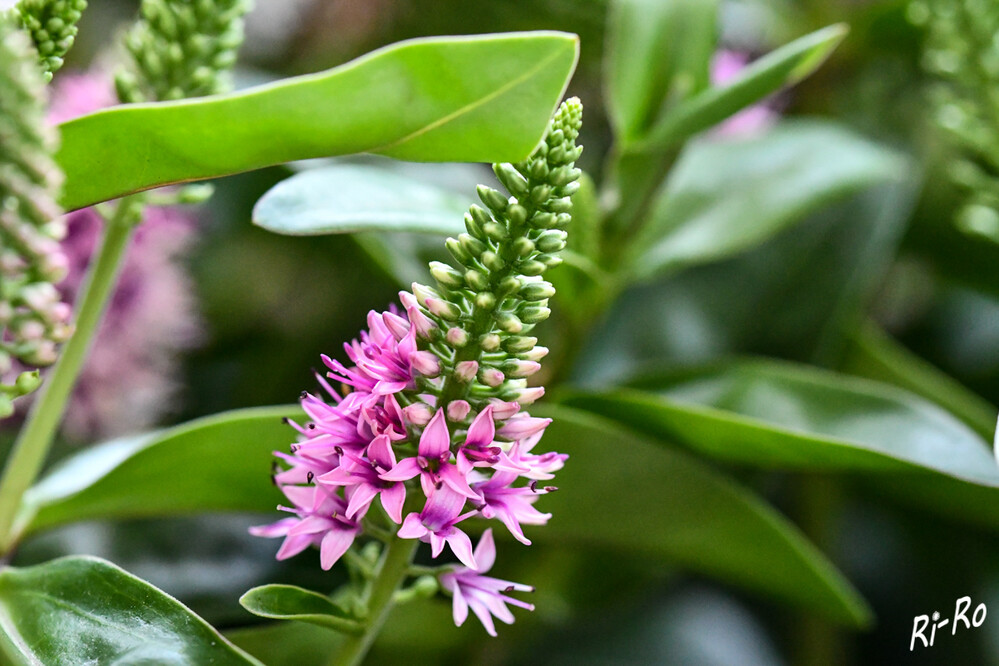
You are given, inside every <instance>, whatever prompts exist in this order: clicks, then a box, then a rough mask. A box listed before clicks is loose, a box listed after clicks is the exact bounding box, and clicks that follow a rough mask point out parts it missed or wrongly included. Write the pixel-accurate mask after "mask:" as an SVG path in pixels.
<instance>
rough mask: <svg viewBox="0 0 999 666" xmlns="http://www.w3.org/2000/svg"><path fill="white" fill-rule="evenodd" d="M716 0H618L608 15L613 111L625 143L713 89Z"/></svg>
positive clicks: (607, 74)
mask: <svg viewBox="0 0 999 666" xmlns="http://www.w3.org/2000/svg"><path fill="white" fill-rule="evenodd" d="M717 14H718V2H717V0H617V1H615V2H612V3H611V5H610V8H609V16H608V32H609V34H608V40H609V41H610V47H609V48H608V49H607V51H606V53H607V57H606V63H605V69H606V72H605V77H604V80H605V82H606V83H605V86H606V88H607V106H608V115H609V116H610V119H611V123H612V125H613V126H614V133H615V134H616V135H617V137H618V140H619V141H623V142H624V143H625V144H627V143H630V142H632V141H634V140H636V139H640V138H642V137H643V136H644V135H645V133H646V131H647V130H648V128H649V127H651V126H652V125H653V124H654V123H655V122H656V120H657V119H658V118H659V116H660V114H661V113H662V112H663V111H664V107H665V108H666V109H668V108H670V107H672V106H675V105H676V104H678V103H680V102H682V101H683V100H685V99H687V98H689V97H690V96H691V95H694V94H696V93H699V92H700V91H702V90H704V89H705V88H707V87H708V84H709V71H708V65H709V62H710V60H711V54H712V53H714V50H715V44H716V40H717V37H716V33H717V26H716V18H717Z"/></svg>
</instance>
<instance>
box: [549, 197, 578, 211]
mask: <svg viewBox="0 0 999 666" xmlns="http://www.w3.org/2000/svg"><path fill="white" fill-rule="evenodd" d="M548 210H550V211H551V212H553V213H571V212H572V199H570V198H569V197H560V198H558V199H552V200H551V201H549V202H548Z"/></svg>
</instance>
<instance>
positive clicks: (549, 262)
mask: <svg viewBox="0 0 999 666" xmlns="http://www.w3.org/2000/svg"><path fill="white" fill-rule="evenodd" d="M538 261H540V262H541V263H543V264H544V265H545V266H547V267H548V268H555V267H556V266H561V265H562V257H560V256H558V255H557V254H539V255H538Z"/></svg>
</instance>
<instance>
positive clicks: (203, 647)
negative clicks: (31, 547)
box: [0, 557, 260, 666]
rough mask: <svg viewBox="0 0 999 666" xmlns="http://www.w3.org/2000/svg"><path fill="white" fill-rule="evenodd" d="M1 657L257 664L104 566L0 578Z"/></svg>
mask: <svg viewBox="0 0 999 666" xmlns="http://www.w3.org/2000/svg"><path fill="white" fill-rule="evenodd" d="M0 631H2V636H0V655H2V654H3V651H4V650H6V651H8V652H9V653H10V654H9V656H10V657H11V659H12V660H13V661H14V663H23V664H38V665H39V666H40V665H43V664H178V665H179V664H215V665H217V666H224V665H226V664H243V665H246V664H257V665H258V666H260V662H258V661H257V660H256V659H254V658H252V657H250V656H249V655H247V654H246V653H244V652H243V651H242V650H240V649H239V648H237V647H235V646H234V645H232V644H231V643H230V642H229V641H227V640H226V639H225V638H223V637H222V636H221V635H220V634H219V633H218V632H216V631H215V630H214V629H213V628H212V627H211V626H209V625H208V624H207V623H206V622H205V621H204V620H202V619H201V618H200V617H198V616H197V615H195V614H194V613H192V612H191V611H190V610H189V609H187V608H186V607H185V606H184V605H183V604H181V603H180V602H179V601H177V600H176V599H174V598H172V597H170V596H168V595H166V594H164V593H163V592H161V591H160V590H158V589H156V588H155V587H153V586H152V585H150V584H149V583H146V582H145V581H143V580H141V579H139V578H136V577H135V576H133V575H131V574H129V573H128V572H126V571H124V570H122V569H120V568H118V567H116V566H115V565H113V564H111V563H110V562H106V561H104V560H100V559H97V558H93V557H67V558H62V559H59V560H54V561H52V562H48V563H46V564H40V565H37V566H33V567H28V568H24V569H21V568H13V567H8V568H5V569H3V570H2V571H0Z"/></svg>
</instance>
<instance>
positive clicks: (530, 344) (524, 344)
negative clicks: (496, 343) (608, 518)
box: [503, 335, 538, 354]
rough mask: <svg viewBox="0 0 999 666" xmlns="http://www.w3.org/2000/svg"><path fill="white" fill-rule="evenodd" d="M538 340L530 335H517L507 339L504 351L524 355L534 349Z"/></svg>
mask: <svg viewBox="0 0 999 666" xmlns="http://www.w3.org/2000/svg"><path fill="white" fill-rule="evenodd" d="M536 344H538V339H537V338H535V337H532V336H530V335H515V336H512V337H509V338H507V339H506V341H505V342H504V343H503V349H505V350H506V351H508V352H510V353H511V354H523V353H525V352H529V351H531V350H532V349H534V346H535V345H536Z"/></svg>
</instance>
